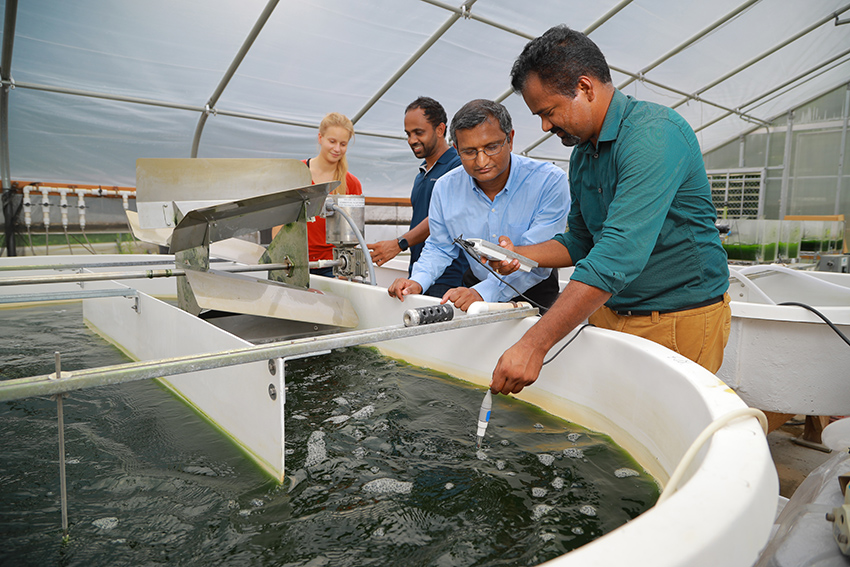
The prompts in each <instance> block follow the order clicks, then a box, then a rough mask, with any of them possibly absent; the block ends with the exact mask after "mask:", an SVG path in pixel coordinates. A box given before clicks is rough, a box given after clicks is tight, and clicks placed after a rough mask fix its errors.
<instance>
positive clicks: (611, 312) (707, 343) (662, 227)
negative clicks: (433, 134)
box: [491, 26, 731, 394]
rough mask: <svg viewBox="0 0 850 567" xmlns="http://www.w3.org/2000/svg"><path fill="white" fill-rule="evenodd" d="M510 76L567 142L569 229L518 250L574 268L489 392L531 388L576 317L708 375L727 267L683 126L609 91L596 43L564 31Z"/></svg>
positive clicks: (725, 333)
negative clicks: (655, 347) (642, 341)
mask: <svg viewBox="0 0 850 567" xmlns="http://www.w3.org/2000/svg"><path fill="white" fill-rule="evenodd" d="M511 78H512V85H513V87H514V90H516V91H517V92H519V93H521V94H522V96H523V99H524V100H525V102H526V104H527V105H528V107H529V109H530V110H531V112H532V113H533V114H535V115H537V116H539V117H540V120H541V126H542V128H543V130H544V131H549V132H552V133H554V134H556V135H557V136H558V137H559V138H561V142H562V143H563V144H564V145H565V146H576V147H575V149H574V150H573V153H572V157H571V159H570V191H571V197H572V203H573V206H572V209H571V210H570V214H569V220H568V224H569V229H568V232H565V233H563V234H560V235H557V236H556V237H555V238H554V239H552V240H550V241H548V242H544V243H541V244H538V245H535V246H523V247H517V248H516V251H517V252H519V253H520V254H523V255H525V256H528V257H530V258H532V259H534V260H537V262H538V264H539V265H540V266H543V267H561V266H575V271H574V272H573V275H572V276H571V279H570V283H569V284H568V286H567V287H566V289H565V290H564V292H563V293H562V294H561V296H560V297H559V299H558V301H557V302H556V303H555V304H554V305H553V306H552V308H551V309H550V310H549V312H548V313H547V314H546V315H545V316H544V317H543V318H541V320H540V321H538V322H537V324H535V325H534V327H532V328H531V329H529V331H528V332H527V333H526V334H525V336H523V338H522V339H520V341H519V342H518V343H517V344H516V345H514V346H513V347H511V348H510V349H508V350H507V351H506V352H505V353H504V354H503V355H502V357H501V359H500V360H499V363H498V365H497V366H496V369H495V370H494V372H493V382H492V384H491V389H492V390H493V391H494V392H502V393H505V394H507V393H511V392H513V393H516V392H519V391H520V390H522V388H523V387H525V386H527V385H529V384H531V383H533V382H534V381H535V380H536V379H537V376H538V374H539V372H540V368H541V365H542V362H543V358H544V356H545V355H546V353H547V352H548V350H549V349H550V348H551V347H552V346H554V345H555V343H557V342H558V341H559V340H561V339H562V338H563V337H564V336H566V335H567V333H569V332H570V331H571V330H572V329H573V328H575V327H576V326H577V325H578V324H580V323H581V322H582V321H583V320H584V319H585V318H588V319H589V321H590V322H591V323H593V324H595V325H597V326H602V327H605V328H610V329H616V330H620V331H624V332H628V333H632V334H636V335H639V336H643V337H645V338H648V339H650V340H653V341H655V342H658V343H660V344H663V345H665V346H667V347H669V348H671V349H673V350H676V351H677V352H679V353H681V354H682V355H684V356H686V357H688V358H690V359H691V360H694V361H695V362H697V363H699V364H701V365H703V366H704V367H706V368H707V369H709V370H710V371H712V372H716V371H717V369H719V368H720V365H721V364H722V362H723V348H724V346H725V345H726V341H727V340H728V337H729V325H730V321H731V311H730V309H729V305H728V304H729V298H728V295H726V293H725V292H726V290H727V288H728V287H729V280H728V278H729V272H728V268H727V265H726V253H725V252H724V251H723V248H722V247H721V245H720V238H719V234H718V231H717V229H716V228H715V226H714V222H715V217H716V211H715V209H714V206H713V205H712V202H711V191H710V186H709V183H708V179H707V177H706V173H705V165H704V163H703V159H702V154H701V152H700V148H699V144H698V143H697V140H696V136H695V135H694V132H693V130H692V129H691V127H690V126H689V125H688V123H687V122H686V121H685V120H684V119H683V118H682V117H681V116H680V115H679V114H677V113H676V112H674V111H673V110H671V109H669V108H666V107H664V106H660V105H657V104H654V103H649V102H642V101H637V100H635V99H633V98H631V97H627V96H625V95H624V94H623V93H621V92H620V91H618V90H617V89H616V88H615V87H614V86H613V84H612V82H611V75H610V71H609V69H608V64H607V62H606V61H605V57H604V55H602V52H601V51H600V50H599V48H598V47H597V46H596V44H594V43H593V42H592V41H591V40H590V39H588V38H587V36H585V35H584V34H582V33H580V32H576V31H574V30H571V29H569V28H568V27H566V26H557V27H554V28H552V29H550V30H549V31H547V32H546V33H545V34H544V35H543V36H541V37H539V38H537V39H534V40H532V41H531V42H530V43H529V44H528V45H526V47H525V49H524V50H523V52H522V54H520V56H519V58H517V61H516V62H515V63H514V66H513V69H512V71H511ZM503 240H504V242H503V245H505V246H507V247H508V248H513V245H512V243H511V242H510V241H509V240H508V239H503ZM493 265H494V267H496V268H498V269H499V270H500V271H501V272H502V273H510V272H511V271H513V270H514V269H516V267H517V264H516V262H515V261H514V262H507V261H505V262H502V263H493Z"/></svg>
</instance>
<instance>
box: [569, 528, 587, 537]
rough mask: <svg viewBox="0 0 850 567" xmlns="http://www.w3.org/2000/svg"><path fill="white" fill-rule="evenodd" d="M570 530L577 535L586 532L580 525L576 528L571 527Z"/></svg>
mask: <svg viewBox="0 0 850 567" xmlns="http://www.w3.org/2000/svg"><path fill="white" fill-rule="evenodd" d="M570 531H571V532H573V533H574V534H576V535H582V534H583V533H584V530H583V529H581V528H580V527H578V526H576V527H574V528H573V529H571V530H570Z"/></svg>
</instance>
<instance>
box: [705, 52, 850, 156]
mask: <svg viewBox="0 0 850 567" xmlns="http://www.w3.org/2000/svg"><path fill="white" fill-rule="evenodd" d="M845 64H847V61H842V62H841V63H839V64H838V65H845ZM836 66H837V65H836ZM830 70H831V69H827V70H824V71H821V72H820V73H818V74H817V75H815V76H813V77H809V78H807V79H806V81H810V80H812V79H813V78H815V77H817V76H819V75H822V74H823V73H826V72H827V71H830ZM806 81H804V82H806ZM846 84H847V79H846V77H845V78H842V79H841V80H840V81H838V82H837V83H835V84H833V85H832V86H830V87H829V88H826V89H822V90H821V91H820V92H818V93H816V94H814V95H812V96H811V97H809V98H807V99H805V100H803V101H802V102H799V103H797V104H795V105H794V107H793V108H792V109H791V110H796V109H798V108H801V107H803V106H806V105H807V104H811V103H812V102H813V101H815V100H817V99H818V98H820V97H821V96H823V94H824V93H827V92H829V91H831V90H833V89H836V88H838V87H840V86H841V85H846ZM798 86H799V85H798ZM787 114H788V111H787V110H783V111H782V112H780V113H779V114H776V115H774V116H772V117H770V118H769V119H768V125H767V126H758V125H756V126H753V127H752V128H750V129H749V130H744V131H742V132H738V133H737V134H735V135H734V136H733V137H731V138H728V139H726V140H724V141H722V142H720V143H718V144H715V145H714V146H712V147H711V148H708V149H706V150H704V151H703V153H704V154H706V153H708V152H711V151H714V150H716V149H717V148H720V147H722V146H725V145H726V144H728V143H729V142H731V141H732V140H736V139H738V138H740V137H741V136H748V135H749V134H752V133H753V132H756V131H758V130H759V129H760V128H765V129H766V130H768V131H769V130H770V125H771V124H773V122H774V121H776V120H777V119H779V118H781V117H782V116H785V115H787ZM800 128H805V125H803V126H800V125H798V129H800ZM779 167H781V166H779Z"/></svg>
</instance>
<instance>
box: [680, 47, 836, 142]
mask: <svg viewBox="0 0 850 567" xmlns="http://www.w3.org/2000/svg"><path fill="white" fill-rule="evenodd" d="M847 55H850V49H845V50H844V51H842V52H841V53H839V54H838V55H835V56H833V57H830V58H829V59H827V60H826V61H824V62H822V63H818V64H817V65H815V66H814V67H811V68H809V69H807V70H805V71H803V72H802V73H800V74H798V75H796V76H795V77H793V78H791V79H788V80H787V81H785V82H784V83H782V84H780V85H777V86H775V87H773V88H772V89H770V90H769V91H766V92H763V93H761V94H759V95H758V96H757V97H755V98H751V99H750V100H748V101H747V102H745V103H743V104H742V105H741V106H740V107H739V108H746V107H748V106H752V105H755V104H756V103H757V102H759V101H762V100H763V99H766V98H767V97H769V96H770V95H772V94H774V93H776V92H778V91H781V90H782V89H784V88H785V87H787V86H789V85H792V84H794V83H796V82H797V81H799V80H800V79H803V78H804V77H805V76H806V75H809V74H811V73H814V72H816V71H819V70H820V69H823V68H824V67H827V66H828V65H831V64H832V63H834V62H835V61H838V60H839V59H841V58H843V57H846V56H847ZM732 114H734V113H733V112H728V111H727V112H726V114H723V115H722V116H719V117H717V118H715V119H714V120H711V121H709V122H706V123H705V124H702V125H700V126H699V127H697V128H694V132H699V131H700V130H703V129H704V128H708V127H709V126H713V125H714V124H717V123H718V122H720V121H721V120H724V119H725V118H728V117H729V116H731V115H732ZM768 122H772V120H769V121H768ZM741 135H742V136H746V134H741Z"/></svg>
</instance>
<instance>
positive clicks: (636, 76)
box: [423, 0, 764, 155]
mask: <svg viewBox="0 0 850 567" xmlns="http://www.w3.org/2000/svg"><path fill="white" fill-rule="evenodd" d="M423 1H428V2H431V1H432V0H423ZM629 1H630V0H629ZM629 1H624V2H621V3H620V4H618V5H617V6H615V7H614V8H612V9H611V10H610V11H609V12H608V13H607V14H605V16H603V17H602V18H600V19H599V20H597V21H596V22H594V23H593V24H591V25H590V26H589V27H588V28H587V29H586V30H584V33H585V35H589V34H590V32H592V31H593V30H595V29H596V28H598V27H599V26H600V25H602V24H603V23H604V22H605V21H606V20H607V19H609V18H610V17H611V16H613V15H614V14H616V13H617V12H619V11H620V10H622V9H623V8H624V7H625V6H626V5H628V4H629ZM758 1H760V0H748V1H747V2H744V3H743V4H741V5H740V6H739V7H738V8H736V9H735V10H733V11H732V12H730V13H728V14H726V15H725V16H723V17H722V18H720V19H719V20H717V21H716V22H714V23H713V24H711V25H709V26H708V27H707V28H705V29H703V30H702V31H700V32H698V33H697V34H696V35H694V36H692V37H691V38H689V39H687V40H686V41H684V42H683V43H681V44H679V45H678V46H676V47H675V48H673V49H671V50H670V51H668V52H667V53H665V54H664V55H662V56H661V57H660V58H658V59H656V60H655V61H654V62H653V63H651V64H650V65H648V66H647V67H645V68H644V69H642V70H641V71H639V72H637V73H633V72H631V71H626V70H625V69H621V68H619V67H615V66H614V65H610V64H609V65H608V67H609V68H610V69H611V70H612V71H616V72H618V73H621V74H623V75H626V76H628V77H629V79H627V80H626V81H625V82H624V83H622V84H620V85H618V86H617V88H618V89H620V90H622V89H623V88H625V87H627V86H628V85H630V84H631V83H633V82H634V81H636V80H637V81H641V82H643V83H646V84H649V85H653V86H655V87H658V88H660V89H664V90H666V91H670V92H672V93H675V94H679V95H682V96H684V97H685V99H686V100H691V99H693V100H695V101H697V102H703V103H705V104H709V105H711V106H714V107H717V108H719V109H721V110H726V111H728V112H730V113H733V114H738V115H739V116H741V118H743V119H744V120H748V121H751V122H755V123H758V124H762V123H764V121H763V120H761V119H759V118H756V117H755V116H749V115H747V114H744V113H742V112H740V110H733V109H731V108H727V107H725V106H723V105H720V104H718V103H715V102H712V101H710V100H705V99H702V98H700V97H698V96H695V95H692V94H690V93H686V92H685V91H681V90H679V89H675V88H673V87H670V86H668V85H665V84H663V83H659V82H657V81H653V80H650V79H647V78H646V73H647V72H649V71H650V70H652V69H654V68H655V67H657V66H658V65H660V64H661V63H663V62H664V61H667V60H668V59H670V58H671V57H674V56H675V55H677V54H679V53H681V52H682V51H684V50H685V49H687V48H688V47H690V46H691V45H692V44H694V43H696V42H697V41H699V40H700V39H702V38H703V37H705V36H706V35H708V34H709V33H711V32H712V31H714V30H716V29H717V28H719V27H720V26H722V25H723V24H725V23H726V22H728V21H729V20H731V19H732V18H734V17H735V16H737V15H738V14H740V13H741V12H743V11H745V10H746V9H747V8H749V7H750V6H752V5H753V4H755V3H756V2H758ZM519 35H522V36H523V37H526V36H525V34H519ZM511 92H512V91H507V92H506V93H503V94H502V95H501V98H500V99H499V102H501V100H504V99H506V98H507V97H508V96H509V94H510V93H511ZM551 137H552V134H551V133H548V132H547V133H546V134H544V135H543V136H541V137H540V138H539V139H538V140H536V141H535V142H533V143H532V144H530V145H529V146H527V147H526V148H525V149H523V150H521V151H520V153H521V154H522V155H528V153H529V152H530V151H532V150H533V149H534V148H536V147H537V146H539V145H540V144H542V143H543V142H545V141H546V140H548V139H549V138H551Z"/></svg>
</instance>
